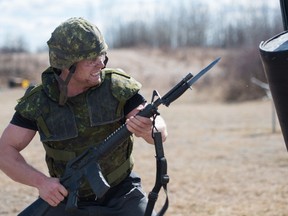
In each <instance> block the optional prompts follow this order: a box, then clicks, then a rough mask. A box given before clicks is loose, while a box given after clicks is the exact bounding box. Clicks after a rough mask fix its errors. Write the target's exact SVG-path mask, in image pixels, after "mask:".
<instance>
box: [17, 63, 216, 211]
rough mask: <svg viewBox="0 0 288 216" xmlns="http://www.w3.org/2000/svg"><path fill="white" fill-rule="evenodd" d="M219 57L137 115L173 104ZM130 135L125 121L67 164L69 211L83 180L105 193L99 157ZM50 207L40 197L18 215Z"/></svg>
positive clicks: (152, 113) (73, 207)
mask: <svg viewBox="0 0 288 216" xmlns="http://www.w3.org/2000/svg"><path fill="white" fill-rule="evenodd" d="M219 60H220V58H217V59H216V60H214V61H213V62H212V63H210V64H209V65H208V66H207V67H206V68H204V69H203V70H201V71H200V72H199V73H198V74H197V75H196V76H194V77H193V75H192V74H191V73H189V74H187V75H186V77H184V78H183V79H182V80H181V81H180V82H179V83H178V84H177V85H176V86H174V87H173V88H172V89H171V90H170V91H169V92H168V93H166V94H165V95H164V96H163V97H159V98H158V99H157V100H156V101H155V102H153V103H151V104H148V105H147V106H146V107H145V108H144V109H143V110H142V111H140V112H139V113H138V114H137V115H140V116H143V117H148V118H150V117H152V116H155V115H157V114H158V112H157V108H158V106H160V105H161V104H163V105H165V106H167V107H168V106H169V105H170V103H172V102H173V101H174V100H176V99H177V98H178V97H180V96H181V95H182V94H183V93H184V92H185V91H186V90H187V89H188V88H190V86H192V84H193V83H195V82H196V81H197V80H198V79H199V78H200V77H201V76H202V75H203V74H205V73H206V72H207V71H209V70H210V69H211V68H212V67H213V66H214V65H215V64H216V63H218V61H219ZM158 96H159V95H158ZM131 134H132V133H131V132H130V131H129V130H128V129H127V127H126V124H123V125H122V126H121V127H119V128H118V129H117V130H116V131H114V132H113V133H112V134H111V135H109V136H108V137H107V138H106V139H105V140H104V141H103V142H102V143H101V144H100V145H99V146H97V147H91V148H89V149H87V150H86V151H84V152H83V153H82V154H81V155H79V156H77V157H76V158H74V159H72V160H71V161H69V162H68V163H67V165H66V169H65V172H64V174H63V176H62V177H61V178H60V182H61V184H62V185H63V186H64V187H65V188H66V189H67V190H68V191H69V194H68V199H67V203H66V209H65V210H66V211H68V212H73V211H75V210H76V209H78V205H77V201H78V200H77V194H78V189H79V186H80V184H81V182H82V181H83V179H87V180H88V182H89V184H90V186H91V188H92V190H93V192H94V193H95V195H96V197H97V198H101V197H103V196H104V195H105V193H106V192H107V191H108V190H109V188H110V185H109V184H108V183H107V181H106V180H105V178H104V176H103V175H102V172H101V167H100V166H99V164H98V160H99V159H100V158H101V157H103V156H105V155H107V153H108V152H110V151H111V150H113V149H114V148H115V147H116V146H117V145H120V144H121V143H122V142H123V141H125V140H126V139H127V138H128V137H129V136H130V135H131ZM50 207H51V206H50V205H49V204H48V203H47V202H45V201H44V200H43V199H41V198H38V199H37V200H36V201H34V202H33V203H32V204H31V205H29V206H28V207H27V208H26V209H24V210H23V211H22V212H21V213H19V214H18V216H44V215H45V213H46V212H47V211H48V209H49V208H50Z"/></svg>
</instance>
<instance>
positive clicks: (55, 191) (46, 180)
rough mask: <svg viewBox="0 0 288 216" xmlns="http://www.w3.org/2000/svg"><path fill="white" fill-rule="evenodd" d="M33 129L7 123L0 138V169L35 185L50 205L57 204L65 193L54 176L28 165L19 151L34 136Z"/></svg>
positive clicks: (12, 176) (23, 181)
mask: <svg viewBox="0 0 288 216" xmlns="http://www.w3.org/2000/svg"><path fill="white" fill-rule="evenodd" d="M35 133H36V132H35V131H33V130H29V129H26V128H22V127H18V126H16V125H13V124H9V125H8V126H7V128H6V129H5V130H4V132H3V134H2V136H1V138H0V169H1V170H2V171H3V172H4V173H5V174H6V175H7V176H9V177H10V178H11V179H13V180H14V181H17V182H20V183H22V184H25V185H29V186H32V187H35V188H37V189H38V190H39V195H40V197H41V198H43V199H44V200H45V201H47V202H48V203H49V204H50V205H53V206H55V205H57V204H58V203H59V202H60V201H62V200H63V199H64V196H66V195H67V191H66V189H65V188H64V187H63V186H62V185H61V184H60V183H59V180H58V179H56V178H50V177H47V176H46V175H45V174H43V173H42V172H40V171H38V170H36V169H35V168H33V167H32V166H31V165H29V164H28V163H27V162H26V160H25V159H24V158H23V156H22V155H21V154H20V151H21V150H23V149H24V148H25V147H26V146H27V145H28V144H29V143H30V142H31V140H32V139H33V137H34V136H35Z"/></svg>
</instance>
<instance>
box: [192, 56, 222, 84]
mask: <svg viewBox="0 0 288 216" xmlns="http://www.w3.org/2000/svg"><path fill="white" fill-rule="evenodd" d="M220 59H221V57H219V58H217V59H215V60H214V61H213V62H211V63H210V64H209V65H208V66H207V67H205V68H204V69H202V70H201V71H200V72H199V73H197V74H196V75H195V76H194V77H193V78H192V79H191V80H189V81H188V82H187V83H188V84H189V86H192V84H193V83H195V82H196V81H197V80H198V79H199V78H200V77H201V76H203V75H204V74H205V73H206V72H208V71H209V70H210V69H211V68H212V67H214V65H216V64H217V63H218V62H219V61H220Z"/></svg>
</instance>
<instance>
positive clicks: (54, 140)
mask: <svg viewBox="0 0 288 216" xmlns="http://www.w3.org/2000/svg"><path fill="white" fill-rule="evenodd" d="M54 73H55V72H54V71H53V69H52V68H48V69H47V70H46V71H45V72H44V73H43V74H42V83H43V85H40V86H37V87H35V88H34V89H32V90H31V91H30V92H29V93H28V94H26V95H25V96H24V97H22V98H21V99H20V100H19V103H18V105H17V106H16V108H15V109H16V111H18V112H20V114H21V115H22V116H23V117H25V118H28V119H30V120H32V121H36V123H37V126H38V131H39V135H40V139H41V141H42V143H43V145H44V148H45V150H46V163H47V166H48V169H49V173H50V175H51V176H53V177H60V176H61V175H62V174H63V172H64V169H65V165H66V163H67V161H69V160H71V159H72V158H74V157H76V156H78V155H79V154H81V153H82V152H83V151H84V150H86V149H87V148H88V147H90V146H97V145H98V144H99V143H101V141H103V140H104V139H105V138H106V137H107V136H108V135H110V134H111V133H112V132H113V131H115V130H116V129H117V128H118V127H119V126H120V125H122V124H123V123H124V121H125V119H124V105H125V103H126V101H127V100H128V99H129V98H131V97H132V96H133V95H134V94H136V93H137V92H138V91H139V89H140V87H141V84H140V83H138V82H137V81H136V80H134V79H133V78H132V77H130V76H128V75H127V74H125V73H124V72H121V71H119V70H112V69H104V70H103V71H102V82H101V84H100V85H98V86H97V87H94V88H91V89H90V90H88V91H87V92H84V93H82V94H80V95H77V96H75V97H71V98H69V99H68V100H67V102H66V104H65V105H64V106H59V104H58V100H59V90H58V83H57V81H56V79H55V77H54ZM132 139H133V138H132V136H131V137H130V138H129V139H127V140H126V141H125V142H124V143H122V144H121V145H119V146H118V147H117V148H115V149H114V150H113V151H112V152H110V153H109V154H108V155H107V156H105V158H102V159H101V160H100V161H99V163H100V167H101V169H102V172H103V174H104V176H105V178H106V180H107V181H108V183H110V184H111V186H113V185H116V184H118V183H119V182H121V181H122V180H123V179H124V178H125V177H126V176H127V175H128V174H129V172H130V171H131V169H132V167H133V161H131V151H132V145H133V140H132ZM91 193H92V191H91V190H90V188H89V186H88V184H87V182H86V183H84V184H83V185H82V187H81V190H80V191H79V195H80V196H88V195H91Z"/></svg>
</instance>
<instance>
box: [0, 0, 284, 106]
mask: <svg viewBox="0 0 288 216" xmlns="http://www.w3.org/2000/svg"><path fill="white" fill-rule="evenodd" d="M0 8H1V16H0V80H1V81H0V88H5V87H7V85H8V86H9V87H15V86H19V85H21V86H23V87H26V86H27V85H29V83H38V82H40V73H41V72H42V71H43V70H44V69H45V68H46V67H47V66H48V65H49V60H48V49H47V44H46V42H47V41H48V39H49V38H50V35H51V33H52V31H53V30H54V29H55V28H56V27H57V26H58V25H59V24H60V23H61V22H63V21H65V20H66V19H68V18H70V17H73V16H81V17H84V18H86V19H88V20H90V21H91V22H93V23H95V24H96V25H97V26H98V27H99V28H100V30H101V31H102V33H103V34H104V36H105V39H106V41H107V43H108V45H109V48H110V51H111V55H112V54H113V52H114V53H115V52H116V53H117V51H115V50H118V55H116V56H117V59H118V60H119V61H118V62H117V61H115V63H114V64H113V61H112V62H111V63H112V64H111V65H112V66H114V65H115V66H117V67H125V66H126V67H125V69H126V70H128V71H127V72H128V73H132V74H133V73H136V72H134V71H135V70H137V73H136V75H135V76H136V78H137V76H138V77H140V79H142V80H140V81H142V82H144V85H145V84H146V83H147V88H149V87H151V88H153V86H151V85H154V84H155V83H153V82H152V83H151V80H150V79H149V78H147V79H146V78H144V79H143V77H145V76H146V77H149V76H151V74H152V71H153V74H154V76H155V78H156V79H157V75H158V76H160V77H161V76H163V73H162V72H161V71H160V70H161V69H163V67H165V66H167V65H166V63H165V62H172V61H175V64H171V65H170V67H169V68H165V71H164V73H166V74H167V73H168V74H169V77H170V80H167V82H165V83H169V85H173V84H174V83H175V82H176V81H178V80H176V81H174V80H175V79H178V78H179V74H181V73H184V72H187V70H192V71H193V72H197V70H199V69H201V67H203V66H205V64H206V63H207V62H208V61H209V60H212V59H213V58H214V57H218V56H219V55H220V57H222V61H221V63H220V67H221V71H219V73H217V75H216V72H215V76H207V77H206V78H205V79H203V81H201V82H200V83H199V85H205V90H207V92H211V89H213V92H217V93H215V94H214V95H211V94H209V99H211V100H218V101H228V102H231V101H245V100H254V99H258V98H261V97H265V95H266V92H265V91H264V90H263V89H262V88H260V87H259V86H257V85H255V84H253V83H252V82H251V79H257V80H259V81H261V82H265V81H266V79H265V75H264V72H263V69H262V65H261V62H260V58H259V54H258V46H259V44H260V42H261V41H263V40H267V39H269V38H270V37H272V36H274V35H275V34H277V33H280V32H281V31H282V30H283V25H282V19H281V12H280V4H279V1H277V0H273V1H263V0H255V1H248V0H243V1H235V0H219V1H208V0H201V1H200V0H179V1H172V0H121V1H120V0H109V1H104V0H96V1H92V0H82V1H76V0H63V1H56V0H51V1H44V0H26V1H21V0H11V1H4V0H0ZM121 49H122V50H123V49H125V50H126V51H127V49H129V50H130V55H131V59H132V58H137V55H141V54H142V56H138V59H143V58H144V59H145V61H139V62H137V64H138V66H137V67H136V68H135V64H136V62H129V61H130V59H128V58H127V56H129V53H125V52H124V53H122V54H120V53H119V50H121ZM131 52H132V54H131ZM145 52H146V54H144V56H143V53H145ZM119 56H120V57H119ZM122 56H123V57H124V56H126V57H124V58H123V60H121V57H122ZM161 57H164V58H165V59H163V62H162V63H163V65H162V66H163V67H159V68H158V67H157V68H153V67H152V64H153V63H155V65H157V66H159V62H157V59H161ZM120 60H121V61H120ZM123 61H124V62H123ZM147 61H148V62H149V64H147ZM155 61H156V62H155ZM159 61H160V60H159ZM133 64H134V68H133ZM149 65H151V67H150V68H149ZM180 65H182V67H181V66H180ZM197 65H198V67H197ZM108 66H109V65H108ZM160 66H161V65H160ZM155 69H156V70H157V73H155ZM177 69H179V70H181V72H179V71H176V70H177ZM183 70H186V71H183ZM132 71H133V72H132ZM149 71H150V72H149ZM167 71H168V72H167ZM139 74H141V76H140V75H139ZM181 75H182V74H181ZM223 78H225V79H223ZM23 82H24V83H23ZM220 83H221V85H219V84H220ZM158 84H159V83H158ZM157 87H158V88H161V87H163V88H164V87H165V88H167V87H169V86H161V85H160V86H159V85H158V86H157Z"/></svg>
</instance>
